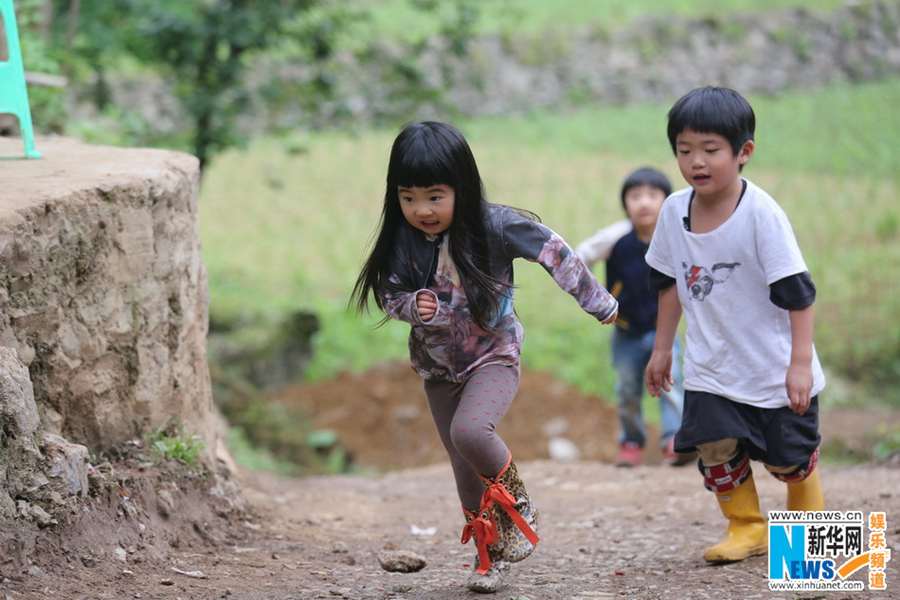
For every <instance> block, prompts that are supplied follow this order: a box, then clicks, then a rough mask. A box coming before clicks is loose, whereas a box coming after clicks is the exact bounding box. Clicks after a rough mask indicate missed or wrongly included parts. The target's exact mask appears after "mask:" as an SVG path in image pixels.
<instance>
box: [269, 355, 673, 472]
mask: <svg viewBox="0 0 900 600" xmlns="http://www.w3.org/2000/svg"><path fill="white" fill-rule="evenodd" d="M274 399H275V401H277V402H280V403H282V404H284V405H285V406H287V407H289V408H290V409H293V410H300V411H302V412H304V413H306V414H307V415H308V416H309V418H310V419H312V421H313V423H314V424H315V426H316V427H320V428H327V429H332V430H334V431H335V432H336V433H337V434H338V436H339V438H340V441H341V443H342V444H343V445H344V446H345V447H346V448H347V449H348V450H349V451H350V452H351V453H352V455H353V458H354V462H355V463H356V464H358V465H360V466H364V467H373V468H377V469H385V470H387V469H397V468H409V467H416V466H423V465H429V464H434V463H439V462H443V461H445V460H446V453H445V452H444V448H443V446H442V445H441V442H440V440H439V439H438V436H437V432H436V431H435V428H434V424H433V422H432V420H431V413H430V412H429V410H428V404H427V401H426V399H425V392H424V391H423V389H422V380H421V379H420V378H419V376H418V375H416V373H414V372H413V371H412V369H410V368H409V366H408V365H405V364H388V365H382V366H379V367H376V368H373V369H371V370H369V371H367V372H365V373H363V374H358V375H352V374H347V373H345V374H343V375H340V376H338V377H337V378H335V379H332V380H329V381H322V382H318V383H312V384H304V385H298V386H292V387H288V388H286V389H285V390H283V391H281V392H280V393H278V394H277V395H276V396H275V398H274ZM547 429H550V430H551V432H552V430H553V429H556V431H557V432H558V433H554V435H560V436H562V437H564V438H566V439H568V440H570V441H571V442H573V443H574V444H575V446H576V447H577V448H578V450H579V452H580V454H581V458H582V459H585V460H595V461H601V462H610V461H612V460H613V459H614V458H615V454H616V450H617V444H616V435H617V431H618V418H617V416H616V409H615V406H612V405H611V404H610V403H609V402H608V401H606V400H604V399H603V398H600V397H598V396H592V395H587V394H583V393H581V392H579V391H578V390H577V389H575V388H574V387H572V386H570V385H567V384H565V383H562V382H560V381H558V380H554V379H553V378H552V377H551V376H550V375H549V374H547V373H539V372H533V371H523V373H522V380H521V382H520V386H519V393H518V395H517V396H516V399H515V400H514V401H513V405H512V407H511V408H510V410H509V412H508V413H507V414H506V416H505V417H504V418H503V421H502V422H501V423H500V426H499V432H500V435H501V436H503V439H504V441H506V443H507V444H508V445H509V447H510V449H511V450H512V452H513V455H514V456H515V457H516V460H519V461H522V460H536V459H543V458H549V456H550V453H549V441H550V435H548V432H547ZM560 430H562V431H560ZM656 436H657V430H656V429H655V428H653V427H651V428H650V432H649V439H650V442H648V455H647V462H648V463H650V464H654V463H658V462H659V460H660V456H659V451H658V449H657V448H656V447H655V440H656Z"/></svg>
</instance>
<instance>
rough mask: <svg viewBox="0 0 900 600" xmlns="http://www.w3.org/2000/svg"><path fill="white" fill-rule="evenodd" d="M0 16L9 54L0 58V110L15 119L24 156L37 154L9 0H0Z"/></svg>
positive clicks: (13, 13)
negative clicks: (23, 143)
mask: <svg viewBox="0 0 900 600" xmlns="http://www.w3.org/2000/svg"><path fill="white" fill-rule="evenodd" d="M0 17H2V19H3V35H5V36H6V48H7V53H8V54H9V57H8V59H7V60H5V61H3V60H0V113H9V114H12V115H15V116H16V117H17V118H18V119H19V130H20V131H21V132H22V140H23V141H24V142H25V156H26V158H40V157H41V153H40V152H38V151H37V150H36V149H35V147H34V129H33V128H32V125H31V109H30V108H29V107H28V89H27V88H26V86H25V67H24V66H23V65H22V49H21V48H20V46H19V29H18V27H16V12H15V10H14V9H13V3H12V0H0Z"/></svg>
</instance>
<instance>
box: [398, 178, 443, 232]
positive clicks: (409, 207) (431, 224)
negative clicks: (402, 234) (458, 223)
mask: <svg viewBox="0 0 900 600" xmlns="http://www.w3.org/2000/svg"><path fill="white" fill-rule="evenodd" d="M397 196H398V199H399V201H400V210H402V211H403V216H404V217H405V218H406V221H407V222H408V223H409V224H410V225H412V226H413V227H415V228H416V229H418V230H419V231H421V232H423V233H426V234H428V235H437V234H439V233H442V232H444V231H446V230H447V228H448V227H450V224H451V223H452V222H453V205H454V203H455V200H456V194H455V193H454V191H453V188H452V187H450V186H449V185H433V186H431V187H427V188H426V187H408V188H406V187H401V188H398V190H397Z"/></svg>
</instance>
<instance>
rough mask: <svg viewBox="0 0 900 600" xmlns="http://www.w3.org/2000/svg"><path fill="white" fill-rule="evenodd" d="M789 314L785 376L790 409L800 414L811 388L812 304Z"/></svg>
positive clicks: (807, 400)
mask: <svg viewBox="0 0 900 600" xmlns="http://www.w3.org/2000/svg"><path fill="white" fill-rule="evenodd" d="M789 314H790V316H791V364H790V366H789V367H788V370H787V375H786V376H785V386H786V387H787V394H788V401H789V402H790V407H791V410H792V411H794V412H795V413H797V414H798V415H802V414H803V413H805V412H806V409H808V408H809V402H810V397H809V394H810V391H811V390H812V384H813V376H812V358H813V324H814V322H815V315H814V312H813V307H812V305H809V306H807V307H806V308H803V309H800V310H792V311H789Z"/></svg>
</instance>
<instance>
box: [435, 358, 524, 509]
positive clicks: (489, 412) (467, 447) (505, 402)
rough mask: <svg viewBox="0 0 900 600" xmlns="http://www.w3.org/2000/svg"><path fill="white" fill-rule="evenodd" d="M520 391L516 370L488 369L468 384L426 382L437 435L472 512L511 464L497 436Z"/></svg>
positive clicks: (457, 486) (480, 370)
mask: <svg viewBox="0 0 900 600" xmlns="http://www.w3.org/2000/svg"><path fill="white" fill-rule="evenodd" d="M518 388H519V372H518V369H517V368H516V367H507V366H502V365H487V366H485V367H482V368H480V369H477V370H476V371H475V372H474V373H473V374H472V375H471V376H470V377H469V378H468V379H467V380H466V381H465V382H463V383H452V382H449V381H439V380H431V381H429V380H426V381H425V394H426V395H427V396H428V406H429V408H430V409H431V416H432V417H433V418H434V424H435V427H437V431H438V435H440V437H441V441H442V442H443V443H444V448H446V449H447V454H448V456H449V457H450V465H451V466H452V467H453V475H454V477H455V478H456V491H457V492H458V493H459V499H460V502H462V505H463V507H465V508H466V509H468V510H472V511H475V510H478V507H479V504H480V503H481V494H482V493H483V492H484V483H483V482H482V480H481V477H479V475H484V476H486V477H494V476H495V475H497V473H499V472H500V469H502V468H503V466H504V465H505V464H506V461H507V459H508V458H509V448H507V447H506V444H505V443H504V442H503V440H502V439H501V438H500V436H499V435H497V423H499V422H500V419H501V418H503V415H505V414H506V411H507V410H508V409H509V405H510V404H511V403H512V400H513V398H514V397H515V395H516V391H517V390H518Z"/></svg>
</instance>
